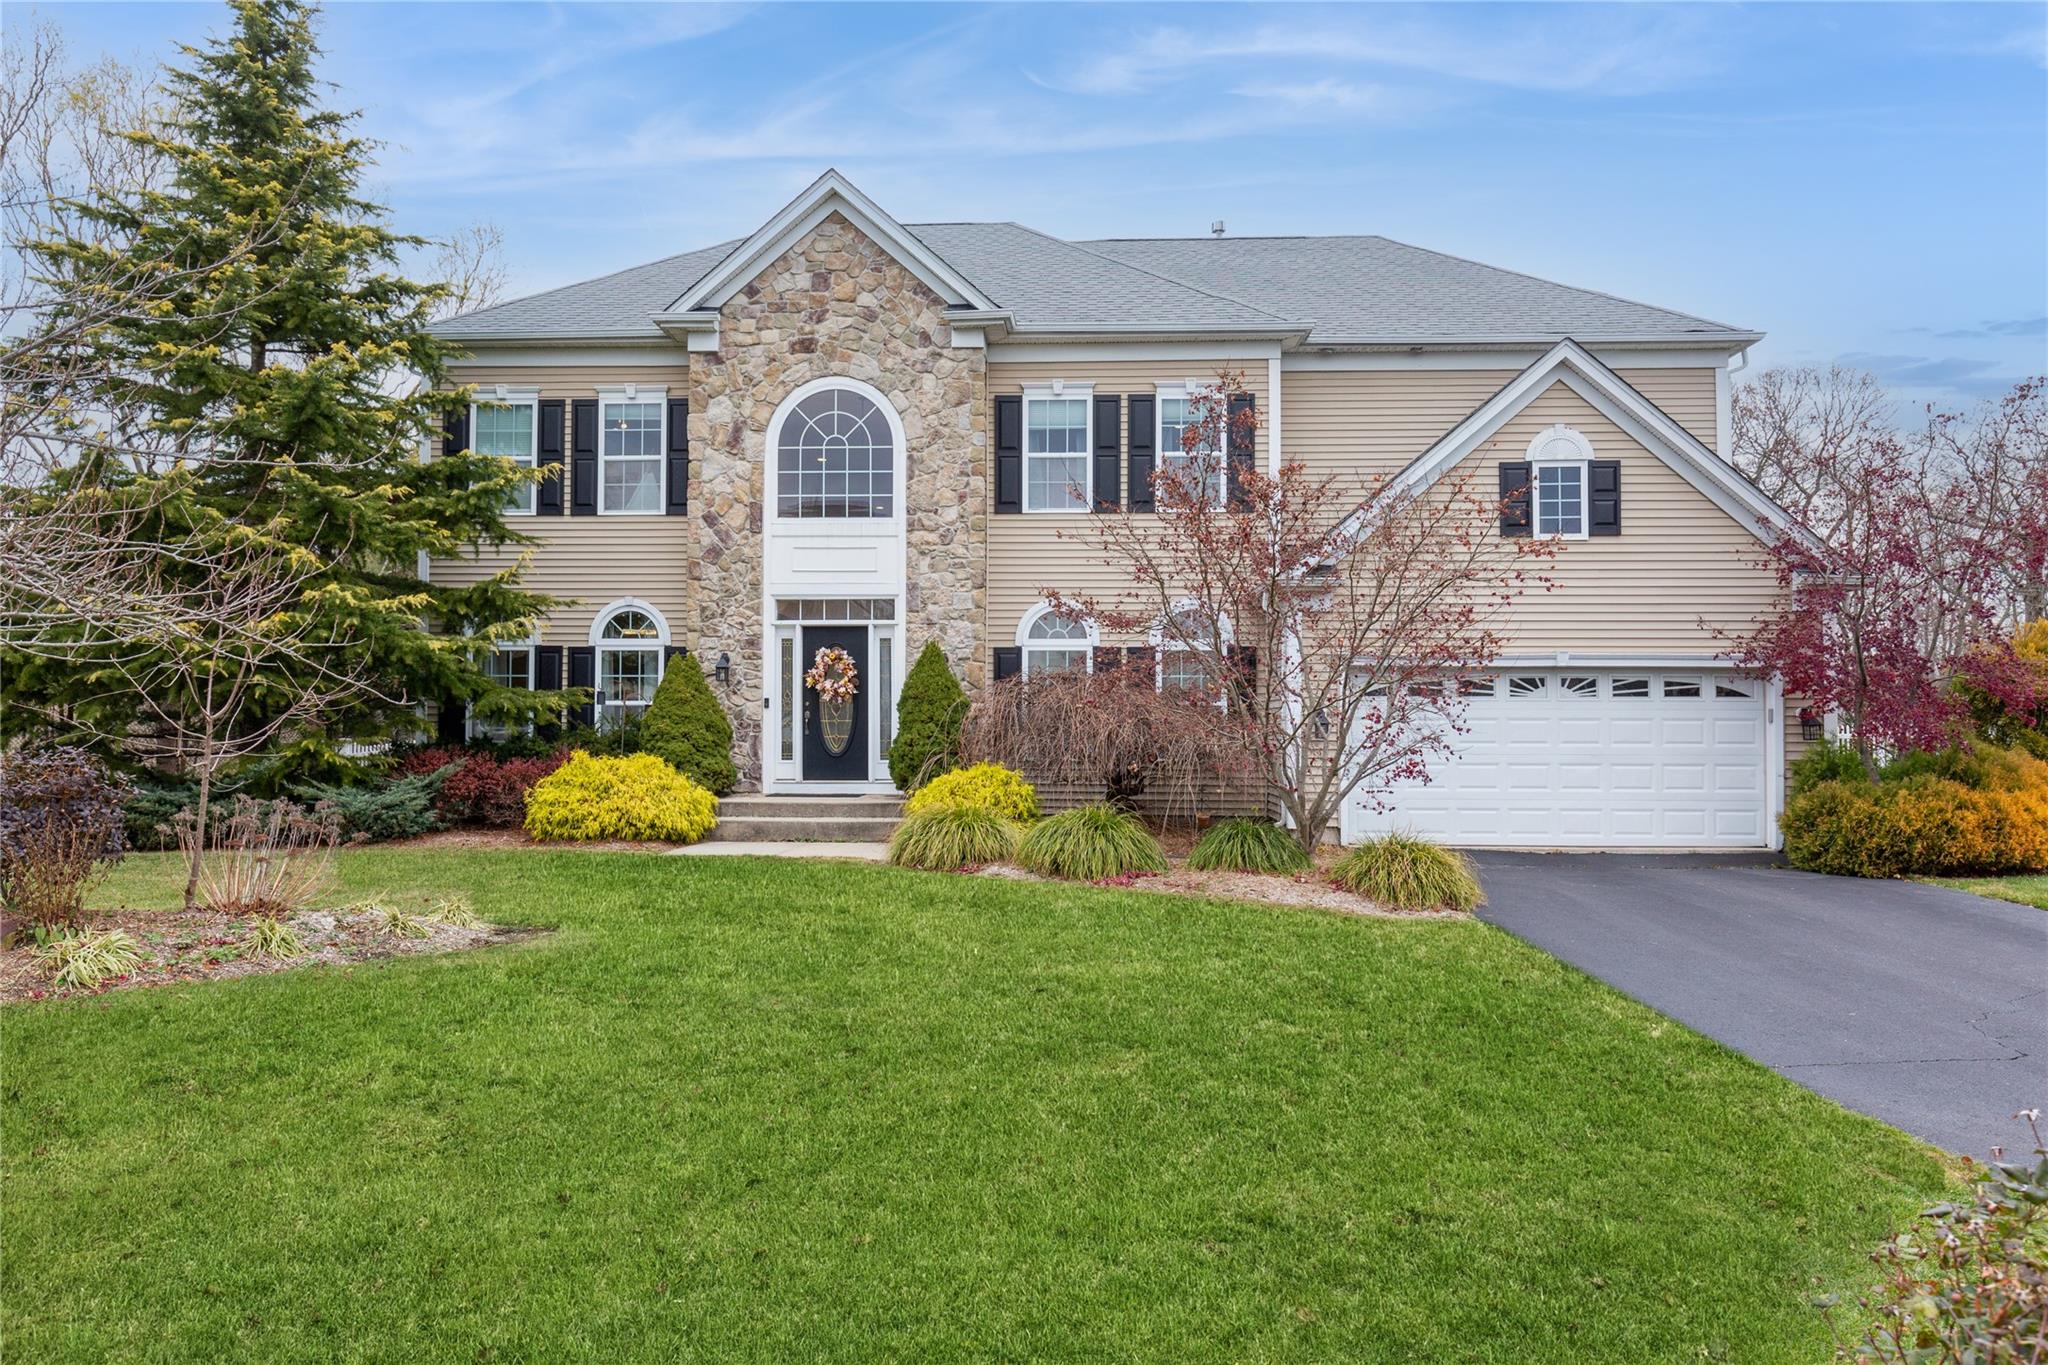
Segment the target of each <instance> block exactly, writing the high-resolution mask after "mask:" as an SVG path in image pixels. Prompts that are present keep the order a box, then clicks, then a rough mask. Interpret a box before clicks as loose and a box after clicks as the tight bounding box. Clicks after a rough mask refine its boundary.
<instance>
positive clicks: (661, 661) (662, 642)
mask: <svg viewBox="0 0 2048 1365" xmlns="http://www.w3.org/2000/svg"><path fill="white" fill-rule="evenodd" d="M622 611H637V612H641V613H644V614H645V615H646V617H647V619H648V620H650V621H652V622H654V628H655V630H656V631H657V632H658V634H657V635H656V637H655V639H654V641H653V643H652V644H649V643H647V642H644V641H642V642H638V643H633V644H627V643H624V642H622V641H617V640H612V641H607V640H606V639H605V637H604V628H605V626H606V625H608V624H609V623H610V622H611V619H612V618H613V617H614V616H617V615H618V614H619V613H620V612H622ZM669 638H670V637H669V629H668V618H667V617H666V616H663V615H662V614H661V613H660V612H659V611H657V610H656V609H655V607H654V604H653V603H652V602H649V601H646V600H645V599H644V598H639V597H621V598H619V599H618V600H617V601H614V602H608V603H606V604H605V607H604V610H602V611H600V612H598V613H597V615H595V616H593V617H591V618H590V646H591V648H592V649H593V650H594V651H596V653H595V656H594V657H593V658H592V659H591V669H590V672H591V682H592V684H593V687H594V689H595V691H597V692H599V693H602V692H603V691H604V656H605V653H606V652H607V651H610V652H613V653H621V652H624V651H626V650H635V651H638V650H645V649H652V650H653V651H654V685H655V686H656V687H659V686H660V685H661V680H662V678H663V676H664V675H666V674H667V672H668V647H669ZM648 704H649V705H652V704H653V698H652V697H650V698H649V699H648ZM610 705H612V703H606V704H605V705H603V706H600V705H597V704H596V701H595V699H594V698H593V701H592V706H593V708H594V710H595V712H596V719H597V720H599V721H600V722H601V721H602V720H603V719H604V715H605V710H606V707H607V706H610ZM639 709H640V710H641V711H642V712H645V711H646V710H647V707H646V706H642V707H640V708H639ZM618 711H619V714H621V715H623V714H624V713H625V708H624V706H623V704H621V705H619V707H618Z"/></svg>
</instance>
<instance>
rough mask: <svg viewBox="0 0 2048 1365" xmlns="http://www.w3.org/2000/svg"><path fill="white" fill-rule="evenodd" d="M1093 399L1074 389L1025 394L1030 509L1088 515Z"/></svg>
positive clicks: (1026, 481) (1026, 500) (1026, 487)
mask: <svg viewBox="0 0 2048 1365" xmlns="http://www.w3.org/2000/svg"><path fill="white" fill-rule="evenodd" d="M1090 398H1091V395H1090V394H1089V393H1087V392H1079V393H1077V392H1075V390H1074V388H1073V387H1072V386H1071V385H1069V386H1067V387H1066V388H1065V389H1064V390H1063V391H1061V392H1059V393H1045V394H1035V393H1026V394H1025V395H1024V510H1025V511H1027V512H1085V511H1087V510H1088V502H1089V498H1090V496H1091V494H1090V488H1091V484H1090V480H1089V469H1088V466H1089V459H1088V409H1089V407H1090V406H1092V404H1091V402H1090Z"/></svg>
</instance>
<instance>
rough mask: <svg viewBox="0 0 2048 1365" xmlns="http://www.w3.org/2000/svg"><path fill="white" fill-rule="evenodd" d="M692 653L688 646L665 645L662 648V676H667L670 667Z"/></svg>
mask: <svg viewBox="0 0 2048 1365" xmlns="http://www.w3.org/2000/svg"><path fill="white" fill-rule="evenodd" d="M689 652H690V647H689V646H688V645H663V646H662V647H661V667H662V675H663V676H664V677H666V676H667V671H668V666H669V665H670V664H672V663H674V662H675V661H676V660H677V659H680V658H682V657H683V656H684V655H686V654H688V653H689Z"/></svg>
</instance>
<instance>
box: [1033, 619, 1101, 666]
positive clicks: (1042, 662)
mask: <svg viewBox="0 0 2048 1365" xmlns="http://www.w3.org/2000/svg"><path fill="white" fill-rule="evenodd" d="M1090 656H1091V650H1090V649H1089V645H1088V627H1086V626H1084V625H1082V624H1081V623H1080V622H1079V621H1069V620H1067V619H1066V618H1065V617H1063V616H1055V615H1053V614H1052V613H1051V612H1049V611H1041V612H1040V613H1039V614H1038V617H1037V619H1035V620H1033V621H1032V623H1031V625H1030V626H1029V627H1028V628H1027V629H1026V630H1025V632H1024V676H1025V677H1027V678H1028V677H1030V676H1031V675H1032V674H1033V673H1068V672H1073V671H1075V670H1079V671H1081V672H1086V671H1087V670H1088V668H1089V666H1090Z"/></svg>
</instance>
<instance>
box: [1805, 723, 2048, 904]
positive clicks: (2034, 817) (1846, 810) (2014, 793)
mask: <svg viewBox="0 0 2048 1365" xmlns="http://www.w3.org/2000/svg"><path fill="white" fill-rule="evenodd" d="M1982 771H1983V773H1984V785H1983V786H1981V787H1970V786H1964V785H1963V784H1962V783H1960V782H1955V781H1950V780H1948V779H1946V778H1941V777H1935V776H1931V775H1928V774H1925V773H1922V774H1918V775H1915V776H1912V777H1907V778H1905V779H1903V780H1900V781H1895V782H1883V783H1877V784H1872V783H1868V782H1822V783H1820V784H1819V785H1817V786H1814V787H1812V788H1810V789H1808V790H1806V791H1803V792H1801V793H1799V794H1798V795H1797V796H1795V797H1793V798H1792V799H1791V801H1789V802H1788V803H1786V806H1785V815H1784V820H1783V826H1784V830H1785V856H1786V857H1787V858H1788V859H1790V861H1791V863H1792V865H1793V866H1794V867H1801V868H1805V869H1806V870H1807V871H1809V872H1828V873H1833V874H1834V875H1836V876H1843V877H1910V876H1970V875H1998V874H2002V873H2010V872H2040V871H2044V870H2048V764H2044V763H2042V762H2041V761H2040V760H2039V759H2036V758H2032V757H2030V756H2028V755H2025V754H2015V753H2010V752H2007V751H2002V750H1997V749H1990V750H1986V751H1985V752H1984V755H1983V761H1982Z"/></svg>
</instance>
